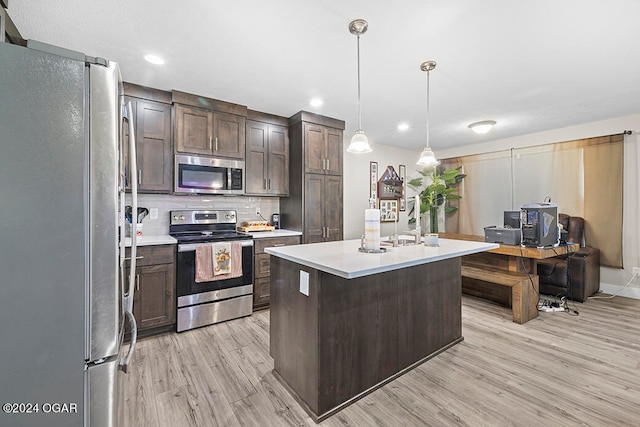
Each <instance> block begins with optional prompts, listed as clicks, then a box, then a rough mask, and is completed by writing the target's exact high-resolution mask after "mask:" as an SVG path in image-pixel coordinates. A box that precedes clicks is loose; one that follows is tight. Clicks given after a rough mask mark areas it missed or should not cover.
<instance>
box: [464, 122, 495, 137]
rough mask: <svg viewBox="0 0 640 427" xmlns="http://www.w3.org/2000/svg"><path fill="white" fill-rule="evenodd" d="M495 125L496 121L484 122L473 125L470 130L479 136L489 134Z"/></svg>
mask: <svg viewBox="0 0 640 427" xmlns="http://www.w3.org/2000/svg"><path fill="white" fill-rule="evenodd" d="M495 124H496V122H495V120H483V121H481V122H475V123H471V124H470V125H469V128H471V130H472V131H474V132H475V133H477V134H483V133H487V132H489V131H490V130H491V128H492V127H494V126H495Z"/></svg>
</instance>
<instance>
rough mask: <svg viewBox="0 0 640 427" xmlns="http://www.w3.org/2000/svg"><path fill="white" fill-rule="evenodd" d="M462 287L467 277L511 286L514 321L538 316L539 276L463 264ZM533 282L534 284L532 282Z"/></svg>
mask: <svg viewBox="0 0 640 427" xmlns="http://www.w3.org/2000/svg"><path fill="white" fill-rule="evenodd" d="M462 277H463V281H462V288H463V292H464V287H465V280H464V279H465V278H467V279H471V280H479V281H482V282H488V283H494V284H497V285H501V286H507V287H509V288H511V298H510V300H511V301H510V302H511V311H512V312H513V321H514V322H516V323H520V324H522V323H526V322H528V321H529V320H531V319H534V318H536V317H538V289H539V287H538V286H539V284H538V276H537V275H531V276H529V275H528V274H526V273H519V272H510V271H504V270H498V269H494V268H489V267H476V266H468V265H464V264H463V265H462ZM531 282H533V286H532V283H531Z"/></svg>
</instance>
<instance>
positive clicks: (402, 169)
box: [398, 165, 407, 212]
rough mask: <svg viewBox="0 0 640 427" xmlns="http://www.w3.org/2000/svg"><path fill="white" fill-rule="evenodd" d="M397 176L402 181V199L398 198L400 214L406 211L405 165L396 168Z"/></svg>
mask: <svg viewBox="0 0 640 427" xmlns="http://www.w3.org/2000/svg"><path fill="white" fill-rule="evenodd" d="M398 175H400V179H401V180H402V197H400V207H399V210H400V212H404V211H406V210H407V180H406V177H407V167H406V166H405V165H400V166H398Z"/></svg>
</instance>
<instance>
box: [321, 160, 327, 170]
mask: <svg viewBox="0 0 640 427" xmlns="http://www.w3.org/2000/svg"><path fill="white" fill-rule="evenodd" d="M326 163H327V161H326V160H325V159H322V170H325V169H326V166H325V164H326Z"/></svg>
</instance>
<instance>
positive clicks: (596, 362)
mask: <svg viewBox="0 0 640 427" xmlns="http://www.w3.org/2000/svg"><path fill="white" fill-rule="evenodd" d="M569 305H570V307H571V308H576V309H577V310H578V311H579V315H578V316H571V315H568V314H565V313H541V314H540V317H538V318H537V319H534V320H532V321H529V322H527V323H526V324H524V325H519V324H516V323H513V322H512V320H511V311H510V310H509V309H507V308H503V307H500V306H498V305H495V304H493V303H491V302H488V301H484V300H479V299H475V298H472V297H468V296H463V306H462V317H463V330H462V333H463V336H464V341H463V342H462V343H460V344H458V345H456V346H454V347H453V348H451V349H450V350H448V351H445V352H443V353H441V354H440V355H438V356H436V357H435V358H433V359H431V360H429V361H427V362H426V363H424V364H422V365H420V366H419V367H417V368H416V369H414V370H412V371H410V372H408V373H407V374H405V375H403V376H402V377H400V378H398V379H396V380H395V381H392V382H391V383H389V384H387V385H385V386H384V387H382V388H380V389H378V390H376V391H375V392H373V393H371V394H370V395H368V396H366V397H364V398H363V399H361V400H359V401H358V402H356V403H355V404H353V405H351V406H349V407H348V408H346V409H345V410H343V411H341V412H339V413H338V414H336V415H334V416H332V417H330V418H328V419H327V420H325V421H324V422H322V423H321V424H320V425H323V426H399V425H403V426H449V425H456V426H460V425H462V426H465V425H466V426H527V427H529V426H577V425H581V426H623V425H626V426H640V300H632V299H626V298H621V297H615V298H613V299H596V300H589V301H588V302H587V303H585V304H579V303H577V304H573V303H571V302H570V303H569ZM272 369H273V359H271V357H270V356H269V311H268V310H267V311H261V312H257V313H254V314H253V315H252V316H250V317H246V318H243V319H237V320H233V321H230V322H226V323H221V324H217V325H212V326H209V327H205V328H201V329H197V330H192V331H188V332H184V333H181V334H175V333H171V334H166V335H162V336H158V337H152V338H148V339H144V340H140V341H139V342H138V346H137V348H136V350H135V354H134V357H133V361H132V366H131V367H130V370H129V374H127V375H121V383H120V413H119V421H120V424H119V425H120V426H131V427H133V426H135V427H141V426H153V427H164V426H167V427H169V426H170V427H182V426H185V427H186V426H313V425H315V423H314V422H313V421H312V420H311V419H310V418H309V417H308V416H307V414H306V413H305V412H304V411H303V410H302V408H301V407H300V406H299V405H298V404H297V402H296V401H295V400H294V399H293V398H292V397H291V396H290V395H289V394H288V393H287V391H286V390H285V389H284V387H283V386H282V385H281V384H280V383H279V382H278V381H277V380H276V379H275V378H274V376H273V374H272V373H271V370H272Z"/></svg>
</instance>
